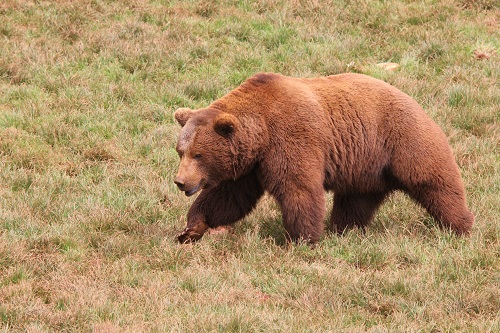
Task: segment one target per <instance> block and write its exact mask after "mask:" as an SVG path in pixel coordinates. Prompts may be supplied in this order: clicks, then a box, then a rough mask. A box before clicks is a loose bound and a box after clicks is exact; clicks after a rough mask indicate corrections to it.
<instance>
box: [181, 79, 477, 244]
mask: <svg viewBox="0 0 500 333" xmlns="http://www.w3.org/2000/svg"><path fill="white" fill-rule="evenodd" d="M174 116H175V119H176V120H177V121H178V122H179V124H180V125H181V126H182V130H181V132H180V136H179V139H178V143H177V147H176V149H177V152H178V153H179V156H180V160H181V161H180V166H179V171H178V173H177V176H176V177H175V183H176V184H177V186H178V187H179V189H181V190H182V191H184V192H185V194H186V195H188V196H190V195H193V194H195V193H196V192H198V191H200V190H201V193H200V194H199V196H198V197H197V198H196V200H195V201H194V203H193V205H192V207H191V208H190V209H189V212H188V216H187V226H186V228H185V229H184V231H183V232H182V233H181V234H179V235H178V240H179V241H180V242H188V241H194V240H197V239H199V238H201V237H202V235H203V233H204V232H205V231H206V230H207V229H208V228H214V227H217V226H223V225H230V224H232V223H234V222H236V221H238V220H240V219H242V218H243V217H244V216H246V215H247V214H248V213H250V212H251V211H252V209H253V208H254V207H255V206H256V204H257V201H258V200H259V198H260V197H261V196H262V195H263V194H264V192H268V193H269V194H270V195H271V196H273V197H274V198H275V199H276V200H277V202H278V203H279V205H280V208H281V211H282V214H283V222H284V226H285V229H286V232H287V239H288V240H293V241H298V240H305V241H308V242H316V241H318V239H319V238H320V237H321V235H322V233H323V231H324V225H323V224H324V218H325V211H326V207H325V191H333V192H334V203H333V211H332V214H331V218H330V224H331V228H332V229H333V230H336V231H337V232H339V233H342V232H343V231H345V230H346V229H348V228H351V227H353V226H358V227H361V228H364V227H365V226H366V225H368V223H370V221H371V220H372V219H373V216H374V214H375V212H376V210H377V208H379V206H380V205H381V204H382V202H383V201H384V199H385V198H386V197H387V196H388V194H389V193H391V192H392V191H394V190H401V191H404V192H405V193H407V194H408V195H409V196H410V197H411V198H413V199H414V200H416V201H417V202H418V203H420V204H421V205H422V206H423V207H425V208H426V209H427V211H428V212H429V213H430V215H432V216H433V217H434V218H435V219H436V220H437V221H438V222H439V223H440V224H441V225H442V226H443V227H445V228H449V229H451V230H453V231H454V232H456V233H457V234H466V233H468V232H469V231H470V229H471V227H472V224H473V221H474V217H473V215H472V214H471V213H470V212H469V210H468V209H467V207H466V201H465V194H464V186H463V183H462V180H461V178H460V172H459V170H458V167H457V164H456V163H455V160H454V158H453V154H452V151H451V148H450V146H449V145H448V142H447V139H446V137H445V135H444V133H443V132H442V130H441V129H440V128H439V126H438V125H437V124H436V123H434V122H433V121H432V120H431V118H429V117H428V116H427V115H426V113H425V112H424V110H423V109H422V108H421V107H420V106H419V105H418V104H417V102H416V101H415V100H413V99H412V98H411V97H409V96H408V95H406V94H405V93H403V92H401V91H400V90H398V89H396V88H395V87H393V86H391V85H389V84H387V83H385V82H383V81H380V80H377V79H374V78H371V77H369V76H365V75H360V74H340V75H333V76H328V77H321V78H311V79H305V78H292V77H286V76H282V75H278V74H272V73H260V74H256V75H254V76H253V77H251V78H249V79H248V80H246V81H245V82H244V83H243V84H242V85H241V86H239V87H238V88H236V89H235V90H233V91H231V92H229V93H228V94H227V95H225V96H224V97H222V98H220V99H219V100H217V101H215V102H213V103H212V104H211V105H209V106H208V107H207V108H203V109H199V110H190V109H186V108H182V109H179V110H177V111H176V112H175V114H174Z"/></svg>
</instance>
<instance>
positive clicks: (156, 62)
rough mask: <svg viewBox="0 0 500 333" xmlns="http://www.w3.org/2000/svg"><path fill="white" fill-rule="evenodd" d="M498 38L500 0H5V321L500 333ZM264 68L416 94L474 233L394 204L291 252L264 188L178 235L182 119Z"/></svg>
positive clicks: (19, 325) (0, 88)
mask: <svg viewBox="0 0 500 333" xmlns="http://www.w3.org/2000/svg"><path fill="white" fill-rule="evenodd" d="M499 34H500V10H499V2H498V0H491V1H488V0H477V1H476V0H461V1H460V0H455V1H452V0H444V1H434V0H422V1H375V0H365V1H347V0H345V1H342V0H339V1H332V2H329V3H328V4H327V3H326V1H317V0H304V1H302V0H300V1H299V0H295V1H284V0H283V1H272V0H260V1H246V0H240V1H236V0H234V1H232V0H220V1H193V0H192V1H166V0H164V1H162V0H157V1H154V0H151V1H140V0H129V1H120V2H114V1H105V0H77V1H28V0H11V1H2V2H0V332H190V331H211V332H364V331H367V332H435V333H437V332H498V331H500V239H499V234H500V207H499V205H500V202H499V198H500V144H499V143H500V115H499V113H500V111H499V108H500V84H499V76H500V75H499V67H500V66H499V64H500V62H499V57H500V54H499V51H498V50H499V48H500V38H499ZM381 62H395V63H398V64H399V65H400V67H399V69H397V70H396V71H387V70H384V69H381V68H380V67H377V66H376V64H377V63H381ZM259 71H273V72H279V73H282V74H286V75H292V76H301V77H314V76H322V75H329V74H337V73H341V72H359V73H365V74H369V75H372V76H375V77H377V78H381V79H383V80H385V81H387V82H389V83H391V84H393V85H395V86H396V87H398V88H400V89H401V90H403V91H405V92H407V93H408V94H410V95H411V96H413V97H414V98H415V99H416V100H417V101H418V102H419V103H421V104H422V105H423V106H424V108H425V109H426V110H427V112H428V113H429V115H430V116H431V117H432V118H433V119H434V120H435V121H436V122H437V123H438V124H439V125H440V126H441V127H442V128H443V130H444V131H445V133H446V135H447V136H448V138H449V140H450V143H451V145H452V147H453V149H454V152H455V156H456V159H457V162H458V164H459V166H460V169H461V171H462V176H463V179H464V182H465V185H466V190H467V194H468V201H469V206H470V208H471V210H472V211H473V213H474V214H475V215H476V224H475V226H474V228H473V232H472V234H471V236H470V237H469V238H457V237H455V236H453V235H451V234H449V233H447V232H445V231H442V230H440V229H439V228H437V227H436V223H435V221H433V220H432V219H431V218H430V217H429V216H428V215H427V214H426V213H425V212H424V211H423V210H422V209H421V208H420V207H418V206H417V205H415V204H414V203H413V202H411V201H410V200H409V199H408V198H407V197H405V196H404V195H402V194H396V195H394V196H392V197H391V198H390V199H389V200H388V201H387V203H386V204H385V205H384V206H383V208H382V210H381V211H380V212H379V213H378V215H377V216H376V219H375V221H374V223H373V225H371V227H370V228H369V229H368V230H367V232H366V234H362V233H361V232H359V231H356V230H354V231H352V232H349V233H348V234H347V235H345V236H343V237H338V236H336V235H331V234H326V235H325V237H324V238H323V239H322V240H321V242H320V243H319V244H318V245H317V246H316V247H308V246H305V245H286V244H285V242H284V231H283V229H282V226H281V215H280V211H279V209H278V207H277V206H276V204H275V202H274V201H273V200H272V199H270V198H268V197H266V198H264V199H263V200H262V201H261V202H260V203H259V205H258V207H257V209H256V211H255V212H254V213H253V214H252V215H250V216H249V217H248V218H246V219H245V220H244V221H241V222H240V223H238V224H237V225H236V227H235V228H234V230H231V231H230V232H229V233H224V234H212V235H207V236H205V237H204V238H203V240H202V241H201V242H200V243H197V244H194V245H182V246H181V245H179V244H177V243H176V242H175V240H174V237H175V235H176V233H177V232H179V231H180V230H181V229H182V228H183V227H184V224H185V215H186V212H187V210H188V208H189V206H190V203H191V202H192V200H193V199H191V198H189V199H188V198H186V197H185V196H184V195H183V194H182V193H181V192H180V191H178V190H177V189H176V188H175V186H174V184H173V177H174V175H175V172H176V168H177V164H178V157H177V154H176V152H175V149H174V146H175V142H176V139H177V133H178V131H179V127H178V125H177V124H175V123H174V121H173V119H172V113H173V111H175V109H176V108H178V107H192V108H197V107H202V106H206V105H207V104H208V103H210V102H211V101H213V100H214V99H216V98H218V97H220V96H222V95H223V94H225V93H226V92H228V91H229V90H231V89H232V88H234V87H236V86H237V85H238V84H239V83H240V82H242V81H243V80H244V79H245V78H247V77H249V76H251V75H252V74H254V73H256V72H259ZM328 201H329V205H330V206H331V203H332V197H331V196H329V200H328Z"/></svg>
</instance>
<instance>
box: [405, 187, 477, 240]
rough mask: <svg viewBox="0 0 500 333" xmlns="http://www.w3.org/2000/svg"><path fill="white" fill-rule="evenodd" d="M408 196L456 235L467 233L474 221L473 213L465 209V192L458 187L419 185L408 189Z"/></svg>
mask: <svg viewBox="0 0 500 333" xmlns="http://www.w3.org/2000/svg"><path fill="white" fill-rule="evenodd" d="M410 196H411V197H412V198H413V199H415V200H416V201H417V202H419V203H420V204H421V205H422V206H423V207H424V208H425V209H426V210H427V211H428V212H429V214H430V215H431V216H432V217H434V218H435V219H436V220H437V221H438V222H439V223H440V225H441V227H443V228H449V229H451V230H452V231H454V232H455V233H456V234H458V235H462V234H468V233H469V232H470V229H471V228H472V225H473V223H474V215H473V214H472V213H471V212H470V211H469V210H468V209H467V206H466V204H465V194H464V191H463V190H462V189H460V188H459V187H456V188H439V187H432V188H431V187H430V186H426V187H423V186H421V187H419V188H416V189H413V190H411V191H410Z"/></svg>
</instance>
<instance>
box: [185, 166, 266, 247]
mask: <svg viewBox="0 0 500 333" xmlns="http://www.w3.org/2000/svg"><path fill="white" fill-rule="evenodd" d="M263 194H264V189H263V188H262V186H261V185H260V182H259V180H258V178H257V176H256V174H255V172H254V171H252V172H250V173H249V174H247V175H244V176H242V177H240V178H238V179H236V180H227V181H223V182H222V183H220V184H219V185H218V186H216V187H214V188H210V189H205V190H203V191H202V192H201V193H200V195H199V196H198V197H197V198H196V200H195V201H194V203H193V205H192V206H191V208H190V209H189V212H188V216H187V220H188V222H187V226H186V228H185V229H184V231H182V232H181V233H180V234H179V235H178V236H177V239H178V240H179V242H181V243H186V242H193V241H197V240H199V239H200V238H201V237H202V236H203V234H204V233H205V231H207V230H208V228H216V227H218V226H224V225H230V224H233V223H235V222H236V221H238V220H240V219H242V218H243V217H245V215H247V214H248V213H250V212H251V211H252V209H253V208H254V207H255V206H256V204H257V201H258V200H259V199H260V197H262V195H263Z"/></svg>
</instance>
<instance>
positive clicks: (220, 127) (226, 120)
mask: <svg viewBox="0 0 500 333" xmlns="http://www.w3.org/2000/svg"><path fill="white" fill-rule="evenodd" d="M238 124H239V120H238V118H236V117H235V116H233V115H232V114H229V113H221V114H220V115H218V116H217V117H216V118H215V120H214V130H215V132H217V133H218V134H219V135H222V136H224V137H229V136H231V135H232V134H233V133H234V131H236V127H237V126H238Z"/></svg>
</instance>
